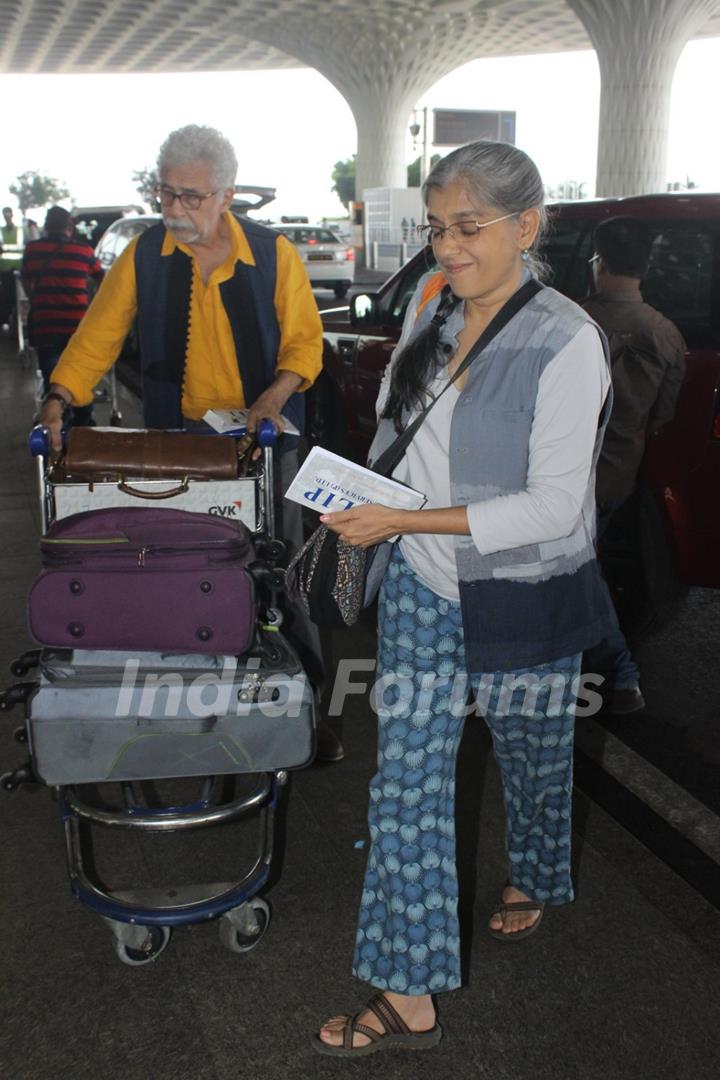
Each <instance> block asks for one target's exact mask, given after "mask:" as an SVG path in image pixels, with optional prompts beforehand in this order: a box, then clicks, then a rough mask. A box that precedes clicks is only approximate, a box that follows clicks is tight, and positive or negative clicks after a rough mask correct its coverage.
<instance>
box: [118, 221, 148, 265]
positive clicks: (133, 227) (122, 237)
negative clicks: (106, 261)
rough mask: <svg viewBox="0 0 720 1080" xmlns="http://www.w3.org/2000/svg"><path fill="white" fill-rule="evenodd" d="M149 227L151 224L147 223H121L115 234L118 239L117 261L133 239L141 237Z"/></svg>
mask: <svg viewBox="0 0 720 1080" xmlns="http://www.w3.org/2000/svg"><path fill="white" fill-rule="evenodd" d="M149 226H150V222H145V221H136V220H133V221H122V222H120V224H119V225H118V226H117V229H116V233H115V235H116V237H117V240H116V242H115V258H116V259H117V257H118V256H119V255H121V254H122V253H123V251H124V250H125V248H126V247H127V246H128V244H129V243H130V241H131V240H132V239H133V237H135V236H139V235H140V233H142V232H145V230H146V229H147V228H149Z"/></svg>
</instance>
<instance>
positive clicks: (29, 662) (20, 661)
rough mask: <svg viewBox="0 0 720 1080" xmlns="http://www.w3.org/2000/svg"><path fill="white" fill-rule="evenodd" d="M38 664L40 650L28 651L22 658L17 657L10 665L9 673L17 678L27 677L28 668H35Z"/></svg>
mask: <svg viewBox="0 0 720 1080" xmlns="http://www.w3.org/2000/svg"><path fill="white" fill-rule="evenodd" d="M39 663H40V650H39V649H30V650H29V652H25V653H23V654H22V656H18V657H17V658H16V659H15V660H13V662H12V663H11V665H10V671H11V672H12V673H13V675H16V676H17V677H18V678H22V676H23V675H27V673H28V671H29V670H30V668H33V667H37V666H38V664H39Z"/></svg>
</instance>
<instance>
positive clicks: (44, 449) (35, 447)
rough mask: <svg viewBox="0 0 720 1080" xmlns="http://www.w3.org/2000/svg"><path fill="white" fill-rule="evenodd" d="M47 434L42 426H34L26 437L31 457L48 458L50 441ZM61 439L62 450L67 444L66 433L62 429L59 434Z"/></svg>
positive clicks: (46, 430)
mask: <svg viewBox="0 0 720 1080" xmlns="http://www.w3.org/2000/svg"><path fill="white" fill-rule="evenodd" d="M48 435H49V432H48V429H47V428H46V427H43V425H42V424H36V425H35V427H34V428H33V429H32V431H31V432H30V434H29V436H28V447H29V448H30V453H31V454H32V456H33V457H40V456H42V457H49V455H50V439H49V437H48ZM60 435H61V437H62V444H63V450H64V449H65V446H66V443H67V431H65V429H64V428H63V430H62V431H61V432H60Z"/></svg>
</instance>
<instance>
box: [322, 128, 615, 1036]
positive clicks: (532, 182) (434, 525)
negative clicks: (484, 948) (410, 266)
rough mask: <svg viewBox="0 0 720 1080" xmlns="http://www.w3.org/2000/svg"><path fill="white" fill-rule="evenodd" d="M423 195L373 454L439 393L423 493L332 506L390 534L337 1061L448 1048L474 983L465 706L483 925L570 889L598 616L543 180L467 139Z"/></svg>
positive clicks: (585, 369)
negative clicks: (500, 809)
mask: <svg viewBox="0 0 720 1080" xmlns="http://www.w3.org/2000/svg"><path fill="white" fill-rule="evenodd" d="M423 197H424V200H425V204H426V207H427V222H428V224H427V225H426V226H425V227H424V231H425V232H426V234H427V236H428V240H429V243H430V245H431V247H432V252H433V255H434V257H435V260H436V263H437V270H434V271H431V272H430V273H428V274H426V275H425V276H424V277H423V278H422V279H421V280H420V282H419V284H418V288H417V291H416V293H415V296H414V297H413V299H412V301H411V303H410V305H409V309H408V312H407V316H406V319H405V323H404V327H403V332H402V336H401V339H400V342H399V344H398V347H397V349H396V350H395V353H394V354H393V357H392V359H391V362H390V364H389V367H388V371H387V372H386V375H385V379H384V381H383V385H382V388H381V392H380V397H379V401H378V406H377V408H378V417H379V426H378V431H377V435H376V437H375V440H374V442H373V446H372V448H371V451H370V458H371V461H374V460H376V459H377V458H378V456H379V455H380V454H381V453H382V452H383V451H384V450H385V449H386V448H387V447H388V446H389V445H390V444H391V443H392V442H393V440H394V439H395V437H396V435H397V433H398V432H399V431H401V430H403V429H404V428H406V427H407V425H408V424H409V423H411V422H412V420H413V419H414V418H415V417H416V416H417V415H418V414H419V413H420V412H421V411H422V410H423V409H425V408H426V406H427V405H428V403H430V402H432V401H433V399H435V404H434V405H433V406H432V408H431V410H430V411H429V412H427V414H426V417H425V419H424V421H423V423H422V426H421V427H420V428H419V430H418V431H417V433H416V434H415V436H414V438H413V439H412V441H411V442H410V445H409V446H408V449H407V452H406V454H405V456H404V458H403V460H402V461H401V463H400V465H399V466H398V467H397V468H396V470H395V473H394V475H395V477H396V478H398V479H401V480H403V481H405V482H407V483H408V484H410V485H411V486H412V487H414V488H417V489H419V490H421V491H422V492H424V493H425V494H426V495H427V502H426V504H425V506H424V508H423V509H421V510H417V511H398V510H395V509H392V508H390V507H385V506H362V507H357V508H352V509H351V510H348V511H345V512H342V513H336V514H327V515H324V516H323V517H322V518H321V520H322V521H323V522H325V524H327V525H328V526H329V527H330V528H331V529H333V530H334V531H335V532H336V533H337V534H338V535H339V536H340V537H341V538H342V539H344V540H347V541H349V542H350V543H353V544H357V545H360V546H363V547H370V546H372V545H376V544H379V545H380V547H379V548H378V549H377V551H376V553H375V557H374V560H373V563H372V568H371V571H370V577H371V578H373V579H379V578H381V579H382V584H381V587H380V594H379V613H378V618H379V625H378V669H377V676H378V680H379V681H378V683H377V684H376V687H375V700H376V707H377V711H378V720H379V745H378V770H377V773H376V775H375V776H374V777H373V779H372V781H371V784H370V811H369V825H370V838H371V845H370V851H369V856H368V862H367V869H366V874H365V881H364V886H363V891H362V898H361V902H360V915H359V923H358V930H357V939H356V946H355V954H354V963H353V972H354V974H355V975H356V976H357V978H358V979H361V980H363V981H364V982H367V983H370V984H371V985H372V986H373V987H374V988H375V991H376V992H375V994H374V995H373V996H372V997H371V998H370V1000H369V1001H368V1002H367V1004H366V1006H365V1007H364V1008H362V1009H361V1010H360V1011H359V1012H358V1013H356V1014H355V1015H354V1016H352V1017H348V1016H340V1017H335V1018H333V1019H332V1020H329V1021H328V1022H327V1023H325V1024H324V1026H323V1027H322V1028H321V1030H320V1032H319V1034H318V1035H316V1036H315V1037H314V1045H315V1047H316V1049H318V1050H319V1051H321V1052H322V1053H325V1054H329V1055H334V1056H338V1057H356V1056H362V1055H365V1054H369V1053H373V1052H377V1051H380V1050H384V1049H389V1048H393V1047H395V1048H407V1049H422V1048H425V1047H432V1046H434V1045H435V1044H436V1043H438V1042H439V1040H440V1038H441V1034H442V1032H441V1028H440V1026H439V1024H438V1021H437V1016H436V1008H435V1003H434V997H433V996H434V995H436V994H439V993H441V992H444V991H450V990H454V989H457V988H458V987H459V986H460V981H461V978H460V939H459V928H458V911H457V898H458V884H457V875H456V867H455V829H454V815H455V808H454V785H455V759H456V754H457V749H458V745H459V742H460V738H461V735H462V730H463V724H464V720H465V717H466V716H467V715H470V713H477V714H479V715H481V716H483V717H484V719H485V722H486V723H487V725H488V727H489V729H490V732H491V735H492V740H493V748H494V753H495V758H496V760H497V763H498V765H499V767H500V774H501V779H502V788H503V795H504V806H505V828H506V852H507V866H506V870H505V881H504V882H503V880H502V879H499V880H498V881H497V888H498V903H497V907H496V909H495V911H494V912H493V913H492V914H491V915H490V918H489V922H488V924H487V925H488V930H489V932H490V934H492V936H493V937H494V938H495V939H496V940H497V941H498V942H502V943H509V942H516V943H517V942H520V941H521V940H522V939H524V938H526V937H527V936H528V935H529V934H531V933H533V932H534V931H535V930H536V929H537V928H538V925H539V923H540V920H541V918H542V915H543V911H544V909H545V906H546V905H553V906H555V905H561V904H566V903H568V902H570V901H571V900H572V899H573V887H572V881H571V874H570V798H571V786H572V748H573V723H574V716H575V706H576V702H577V700H578V697H579V689H580V688H579V683H580V660H581V654H582V651H583V650H584V649H585V648H587V647H588V646H590V645H592V644H594V643H595V642H597V641H598V640H600V639H601V638H602V637H603V636H604V634H605V632H606V628H607V626H608V616H609V612H608V609H607V600H606V592H605V591H604V590H603V588H602V585H601V581H600V577H599V572H598V568H597V563H596V560H595V552H594V545H593V535H594V503H595V500H594V471H595V465H596V462H597V458H598V454H599V451H600V446H601V442H602V436H603V431H604V426H605V423H606V420H607V415H608V412H609V405H610V377H609V371H608V364H607V358H606V354H605V351H604V344H603V339H602V337H601V334H600V332H599V330H598V328H597V326H596V325H595V324H594V323H593V322H592V320H591V319H589V318H588V317H587V316H586V315H585V313H584V312H583V311H582V310H581V309H580V308H579V307H578V306H577V305H576V304H574V303H572V301H570V300H568V299H567V298H566V297H564V296H561V295H560V294H559V293H557V292H556V291H555V290H554V289H551V288H548V287H543V286H541V285H540V283H539V281H538V278H539V277H540V275H541V269H542V264H541V263H540V261H539V259H538V257H537V256H536V254H535V252H536V250H537V245H538V241H539V238H540V236H541V234H542V230H543V227H544V225H545V210H544V208H543V185H542V181H541V179H540V175H539V173H538V170H537V168H536V167H535V165H534V164H533V162H532V161H531V160H530V159H529V158H528V157H527V155H526V154H524V153H523V152H522V151H521V150H518V149H516V148H515V147H513V146H508V145H506V144H504V143H495V142H476V143H472V144H470V145H468V146H465V147H462V148H461V149H459V150H456V151H454V152H453V153H451V154H449V155H448V156H447V157H446V158H444V159H443V160H442V161H440V162H438V164H437V165H436V166H435V167H434V169H433V170H432V172H431V173H430V175H429V176H428V178H427V180H426V181H425V184H424V185H423ZM479 339H482V340H481V341H480V342H479V345H482V346H483V347H482V349H481V351H478V348H474V347H475V345H476V343H478V341H479ZM464 361H466V363H465V364H464V363H463V362H464ZM458 373H459V374H458ZM453 376H456V377H455V381H451V380H453ZM395 537H399V540H397V542H395V543H389V542H386V541H390V540H392V539H393V538H395ZM459 809H460V812H462V807H460V808H459Z"/></svg>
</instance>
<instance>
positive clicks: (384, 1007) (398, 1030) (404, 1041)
mask: <svg viewBox="0 0 720 1080" xmlns="http://www.w3.org/2000/svg"><path fill="white" fill-rule="evenodd" d="M365 1009H370V1011H371V1012H373V1013H374V1014H375V1016H376V1017H377V1018H378V1020H379V1021H380V1023H381V1024H382V1025H383V1028H384V1031H376V1030H375V1029H374V1028H371V1027H368V1025H367V1024H361V1023H360V1022H359V1020H358V1017H359V1016H360V1015H362V1013H363V1012H364V1011H365ZM365 1009H361V1010H360V1012H358V1013H355V1015H354V1016H347V1017H343V1019H344V1020H345V1024H344V1025H343V1027H342V1029H341V1030H342V1037H343V1041H342V1045H341V1046H333V1045H332V1044H331V1043H326V1042H324V1041H323V1040H322V1039H321V1038H320V1036H319V1035H314V1036H313V1040H312V1044H313V1046H314V1047H315V1049H316V1050H317V1051H318V1053H320V1054H328V1055H329V1056H330V1057H344V1058H350V1057H365V1056H366V1055H367V1054H376V1053H378V1052H379V1051H381V1050H429V1049H430V1048H431V1047H433V1046H437V1044H438V1043H439V1042H440V1040H441V1039H442V1028H441V1027H440V1025H439V1024H438V1023H436V1024H435V1026H434V1027H432V1028H430V1029H429V1031H411V1030H410V1028H409V1027H408V1026H407V1024H406V1023H405V1021H404V1020H403V1018H402V1016H400V1014H399V1013H398V1012H397V1010H396V1009H394V1008H393V1006H392V1005H391V1004H390V1002H389V1001H388V999H387V998H386V997H385V996H384V995H383V994H374V995H373V997H371V998H370V1000H369V1001H368V1003H367V1005H366V1006H365ZM356 1032H357V1033H358V1035H365V1036H366V1037H367V1038H368V1039H370V1042H369V1043H366V1044H365V1045H364V1046H353V1037H354V1035H355V1033H356Z"/></svg>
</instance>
